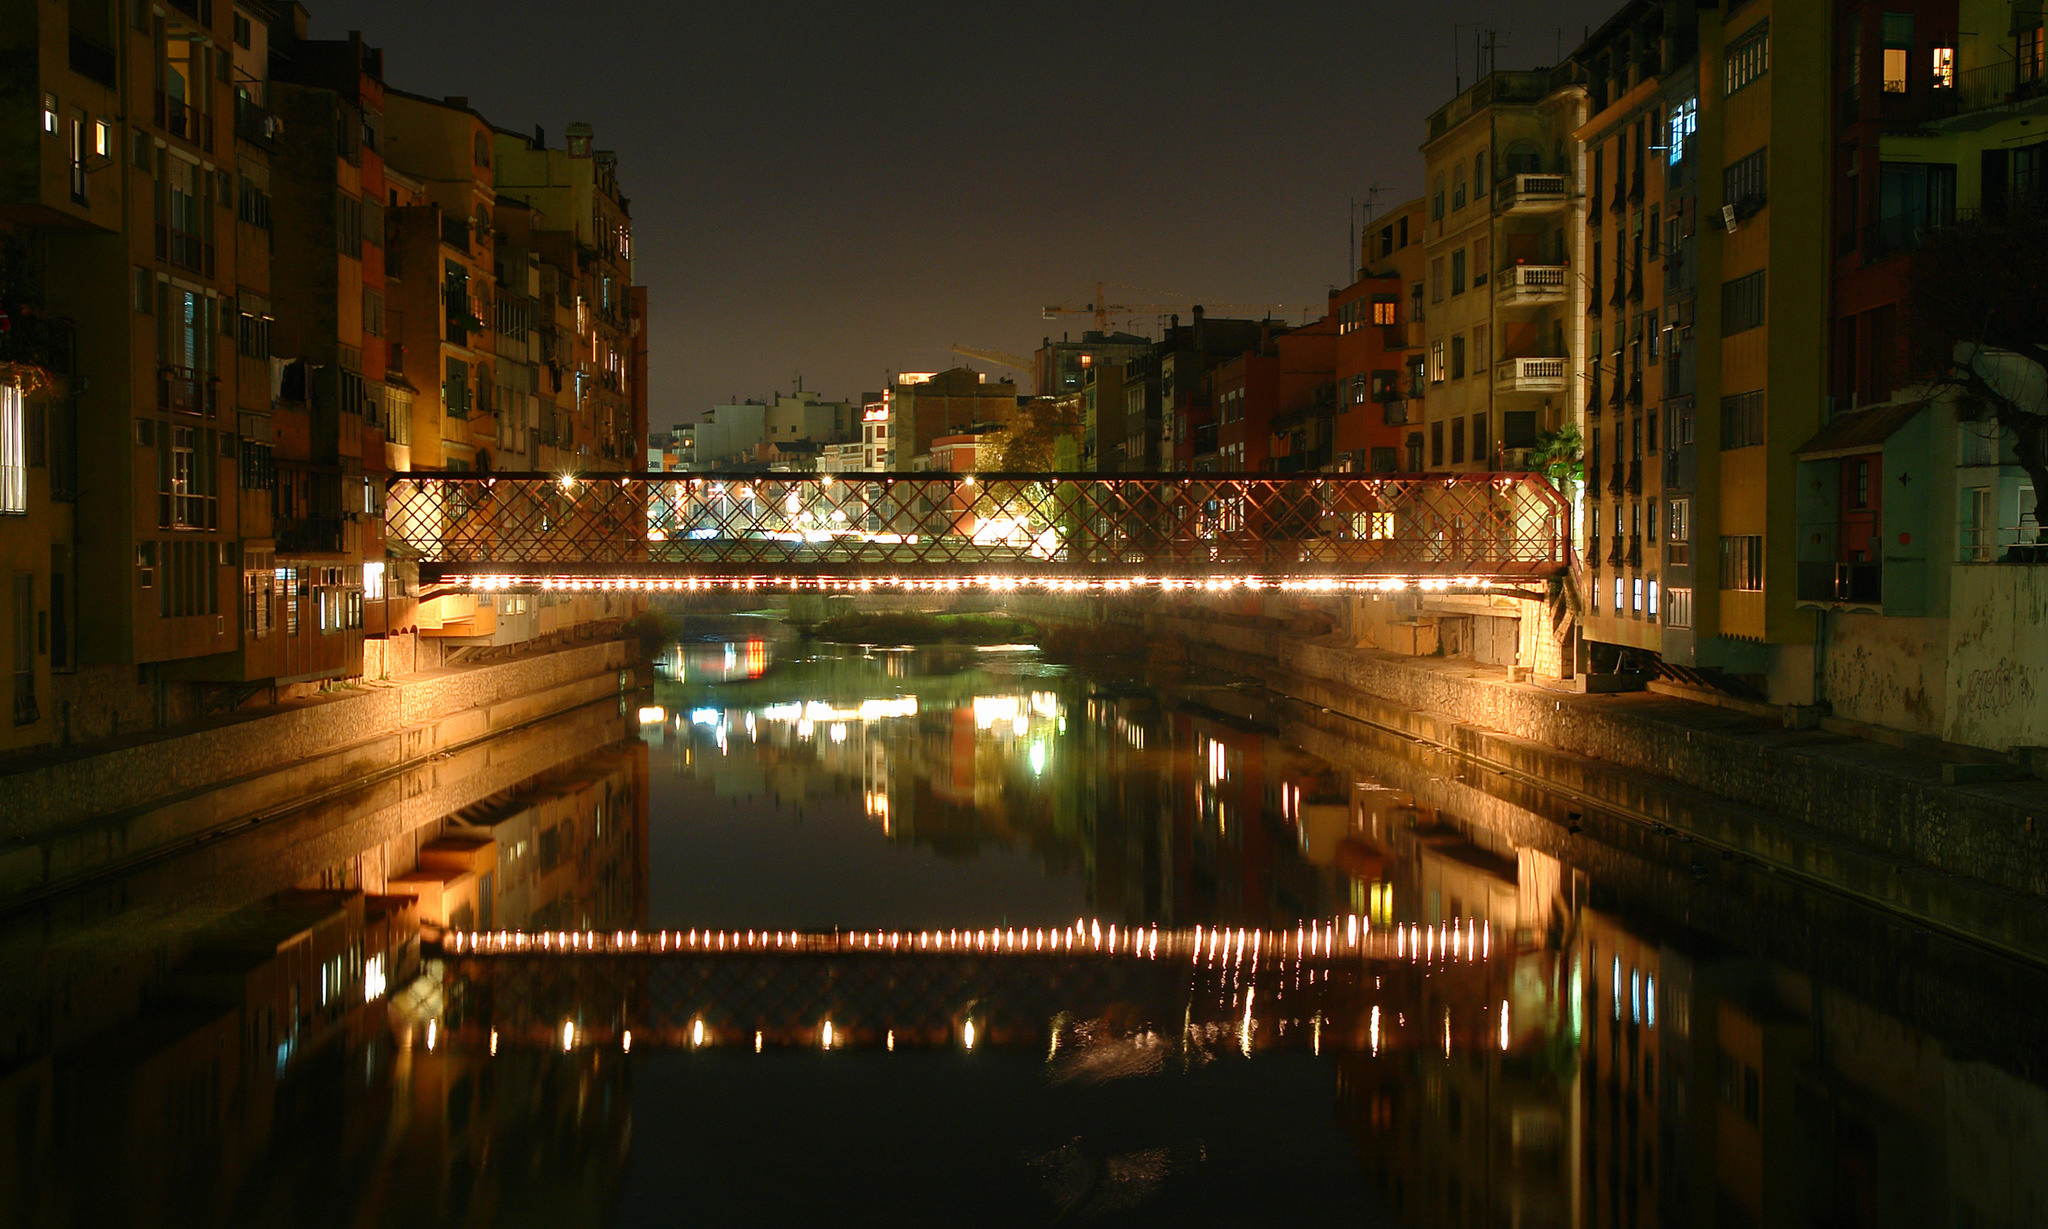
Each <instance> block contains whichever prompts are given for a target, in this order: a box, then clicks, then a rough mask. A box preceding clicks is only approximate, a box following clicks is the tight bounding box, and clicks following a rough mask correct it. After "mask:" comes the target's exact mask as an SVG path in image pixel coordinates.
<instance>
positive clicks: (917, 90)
mask: <svg viewBox="0 0 2048 1229" xmlns="http://www.w3.org/2000/svg"><path fill="white" fill-rule="evenodd" d="M1618 3H1619V0H1558V2H1556V3H1552V4H1550V5H1547V6H1542V7H1539V6H1536V5H1529V4H1505V5H1503V4H1484V3H1474V2H1471V0H1445V2H1444V3H1436V4H1418V5H1384V4H1362V3H1357V2H1355V0H1354V2H1352V3H1342V4H1339V3H1305V2H1304V3H1275V4H1261V5H1253V4H1230V5H1223V4H1213V3H1182V4H1177V5H1155V4H1128V3H1124V4H1119V3H1106V4H1105V3H1094V4H1072V3H1058V2H1048V3H1036V4H1018V5H1002V6H997V5H990V4H978V3H967V4H949V5H939V4H923V3H904V2H901V0H892V2H890V3H885V4H842V5H823V4H814V5H789V4H780V5H777V4H732V5H718V6H711V5H703V4H688V3H685V4H675V3H654V2H652V0H635V2H633V3H616V2H606V0H599V2H597V3H589V4H582V5H565V4H556V3H546V4H543V3H540V2H538V0H493V3H490V4H452V3H447V2H445V0H307V4H308V7H309V8H310V9H311V10H312V15H313V30H312V32H313V35H314V36H315V37H317V38H334V37H341V36H343V35H345V34H346V33H347V31H349V30H351V29H360V30H362V31H363V35H364V37H365V39H367V40H368V41H369V42H370V43H371V44H373V45H381V46H383V47H384V48H385V76H386V79H387V80H388V82H389V83H390V84H391V85H393V86H396V87H398V88H400V89H406V90H411V91H413V92H416V93H422V94H429V95H450V94H460V95H466V96H467V97H468V98H469V99H470V103H471V105H472V106H474V107H476V108H477V109H478V110H479V111H480V112H481V113H482V114H483V115H484V116H485V117H486V118H487V119H488V120H490V121H491V122H492V123H494V124H496V125H498V126H499V127H501V128H506V129H513V130H530V129H531V128H532V127H533V126H534V125H535V124H539V125H542V126H543V127H545V128H546V129H547V133H548V139H549V142H550V143H551V144H554V145H559V144H560V143H561V140H562V136H561V134H562V130H563V128H564V127H565V126H566V125H567V124H569V123H571V122H573V121H576V120H584V121H587V122H589V123H590V124H592V125H594V126H595V128H596V132H597V146H598V147H599V148H606V149H615V150H617V151H618V154H619V179H620V183H621V185H622V187H623V189H624V191H625V193H626V194H627V196H628V197H629V198H630V199H631V202H632V213H633V221H634V236H635V240H636V244H637V248H636V264H635V275H636V278H637V279H638V280H639V281H640V282H641V283H643V284H645V285H647V286H648V287H649V292H648V293H649V296H650V300H651V305H650V309H649V310H650V335H651V355H650V390H649V398H648V404H649V410H648V420H649V424H650V426H651V427H653V428H655V429H661V428H665V427H667V426H669V425H671V424H673V423H676V422H678V421H684V420H689V419H694V418H695V417H696V416H697V415H698V414H699V413H700V412H701V411H702V410H703V409H704V408H705V407H707V406H709V405H713V404H716V403H719V402H722V401H727V400H731V399H732V398H734V397H739V398H745V397H762V398H765V397H767V396H769V395H770V394H772V393H773V392H775V391H776V390H778V389H789V388H792V387H794V385H795V381H796V379H797V378H798V376H799V375H801V377H802V379H803V382H804V387H806V388H811V389H817V390H819V391H820V392H822V393H824V394H826V395H827V396H829V397H833V398H853V397H856V396H858V395H859V394H860V393H861V392H862V391H864V390H871V389H876V388H879V387H880V386H881V383H882V381H883V378H884V373H885V372H892V371H928V370H935V369H939V368H944V367H948V366H952V365H954V364H956V363H958V362H962V361H964V360H961V359H959V358H958V357H957V356H954V355H952V354H950V353H949V352H948V348H949V347H950V346H952V345H954V344H955V343H958V344H961V345H968V346H975V347H979V348H983V349H993V350H1006V351H1011V352H1013V353H1020V354H1028V353H1029V352H1030V351H1031V350H1033V349H1035V348H1036V347H1037V345H1038V343H1039V341H1040V339H1041V338H1043V337H1046V336H1053V337H1057V336H1060V335H1061V334H1062V333H1072V334H1073V335H1075V336H1078V335H1079V334H1080V332H1081V331H1082V330H1083V329H1086V328H1091V327H1093V320H1092V317H1088V316H1066V317H1061V318H1059V319H1055V320H1045V319H1042V318H1041V314H1040V309H1041V308H1042V307H1043V306H1044V305H1046V304H1049V303H1071V304H1082V303H1086V302H1088V301H1090V300H1091V299H1093V298H1094V293H1095V289H1094V288H1095V284H1096V283H1097V282H1098V281H1101V282H1107V283H1110V291H1109V294H1108V296H1107V297H1108V299H1109V301H1110V302H1111V303H1132V304H1166V303H1197V302H1199V303H1203V304H1205V305H1208V306H1209V310H1210V311H1211V313H1212V314H1217V315H1226V314H1228V315H1241V314H1248V312H1249V311H1251V310H1252V309H1250V308H1249V307H1246V306H1230V305H1250V304H1286V305H1291V306H1293V307H1294V308H1296V310H1294V311H1292V312H1290V313H1288V314H1287V318H1288V319H1290V320H1292V321H1295V322H1299V321H1301V320H1302V319H1303V318H1304V317H1303V315H1302V313H1301V311H1300V310H1299V308H1302V307H1309V308H1313V309H1315V314H1320V312H1321V307H1322V305H1323V301H1324V295H1325V294H1326V293H1327V292H1328V290H1329V289H1330V287H1331V286H1332V285H1333V284H1341V283H1342V282H1343V281H1344V280H1347V278H1348V273H1349V270H1350V266H1351V257H1350V256H1349V255H1348V252H1347V242H1348V235H1349V232H1350V223H1349V221H1348V219H1347V213H1348V212H1349V211H1350V207H1351V203H1352V202H1353V201H1354V200H1356V201H1358V202H1360V204H1361V205H1363V203H1364V202H1365V200H1366V198H1367V196H1368V192H1369V189H1371V188H1372V187H1373V186H1374V185H1377V186H1378V188H1379V193H1378V196H1377V200H1378V203H1379V205H1380V207H1381V209H1382V210H1384V209H1385V208H1386V207H1387V206H1390V205H1392V204H1395V203H1397V202H1399V201H1401V200H1404V199H1407V198H1409V197H1412V196H1414V195H1417V194H1419V193H1420V191H1421V184H1422V156H1421V154H1420V152H1419V149H1418V147H1419V146H1420V144H1421V142H1422V138H1423V135H1424V122H1425V120H1426V119H1427V117H1428V114H1429V113H1430V112H1431V111H1432V110H1434V109H1435V108H1437V107H1439V106H1441V105H1443V104H1444V103H1445V102H1447V101H1449V100H1450V99H1451V98H1452V97H1453V96H1454V94H1455V90H1456V82H1457V79H1459V78H1462V81H1463V83H1464V84H1465V85H1468V86H1469V85H1470V84H1471V83H1472V81H1473V78H1474V74H1473V65H1474V60H1475V53H1474V29H1475V28H1477V27H1479V26H1482V25H1483V26H1489V27H1492V28H1494V29H1497V30H1498V31H1499V32H1500V43H1501V46H1500V50H1499V52H1498V55H1497V60H1496V62H1497V64H1498V66H1499V67H1501V68H1527V67H1532V66H1536V65H1547V64H1550V63H1554V62H1555V61H1556V59H1557V58H1558V49H1559V47H1560V46H1561V47H1562V48H1563V49H1564V50H1565V51H1566V52H1569V51H1570V50H1571V49H1572V48H1573V47H1574V46H1576V45H1577V44H1578V43H1579V42H1580V41H1581V36H1582V34H1583V32H1584V30H1585V29H1586V27H1587V26H1589V25H1591V26H1597V25H1598V24H1599V23H1600V22H1601V21H1603V20H1605V19H1606V17H1607V16H1609V15H1610V14H1611V13H1612V12H1613V11H1614V9H1615V8H1616V7H1617V5H1618ZM710 13H715V14H716V16H715V17H710V16H707V14H710ZM1539 14H1540V16H1539ZM1460 26H1462V27H1463V29H1462V32H1461V31H1460V29H1459V27H1460ZM1159 322H1160V313H1157V312H1148V313H1144V314H1139V315H1127V316H1124V317H1119V318H1113V319H1112V320H1111V327H1113V328H1114V327H1119V326H1122V327H1126V328H1130V329H1131V330H1132V331H1137V332H1151V333H1154V335H1156V328H1157V326H1158V324H1159ZM972 365H974V366H977V367H981V368H982V369H984V370H990V369H991V368H989V366H988V365H987V364H982V363H975V364H972ZM1027 382H1028V381H1027Z"/></svg>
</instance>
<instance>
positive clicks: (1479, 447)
mask: <svg viewBox="0 0 2048 1229" xmlns="http://www.w3.org/2000/svg"><path fill="white" fill-rule="evenodd" d="M1492 450H1493V449H1492V444H1491V442H1490V441H1489V440H1488V439H1487V438H1486V414H1485V412H1484V411H1481V412H1480V413H1477V414H1474V415H1473V416H1472V459H1473V460H1474V461H1482V462H1483V461H1485V460H1486V459H1487V457H1488V455H1489V454H1490V453H1491V452H1492Z"/></svg>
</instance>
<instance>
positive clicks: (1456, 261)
mask: <svg viewBox="0 0 2048 1229" xmlns="http://www.w3.org/2000/svg"><path fill="white" fill-rule="evenodd" d="M1451 293H1452V294H1464V293H1465V249H1464V248H1459V249H1458V250H1457V251H1455V252H1452V253H1451Z"/></svg>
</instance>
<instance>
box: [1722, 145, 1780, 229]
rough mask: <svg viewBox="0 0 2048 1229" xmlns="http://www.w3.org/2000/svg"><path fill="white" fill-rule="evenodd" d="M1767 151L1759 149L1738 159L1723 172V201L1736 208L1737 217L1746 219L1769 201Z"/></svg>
mask: <svg viewBox="0 0 2048 1229" xmlns="http://www.w3.org/2000/svg"><path fill="white" fill-rule="evenodd" d="M1765 153H1766V151H1765V150H1762V149H1759V150H1757V151H1756V152H1755V153H1753V154H1749V155H1746V156H1745V157H1743V158H1740V159H1738V160H1737V161H1735V162H1734V163H1732V164H1730V165H1729V167H1728V168H1727V169H1726V170H1724V171H1722V172H1721V200H1722V202H1723V203H1725V204H1729V205H1733V206H1735V216H1736V217H1739V218H1746V217H1748V216H1749V215H1751V214H1753V213H1755V212H1756V211H1757V210H1759V209H1761V208H1763V207H1764V203H1765V202H1766V201H1767V200H1768V199H1769V192H1768V187H1769V185H1768V183H1767V182H1766V180H1765V174H1766V166H1765V160H1764V155H1765Z"/></svg>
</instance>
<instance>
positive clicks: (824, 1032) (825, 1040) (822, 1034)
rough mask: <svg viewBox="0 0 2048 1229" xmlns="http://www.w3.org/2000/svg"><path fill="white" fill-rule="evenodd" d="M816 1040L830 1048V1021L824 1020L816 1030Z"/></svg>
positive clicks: (756, 1042) (756, 1040)
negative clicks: (822, 1025) (822, 1026)
mask: <svg viewBox="0 0 2048 1229" xmlns="http://www.w3.org/2000/svg"><path fill="white" fill-rule="evenodd" d="M818 1040H819V1041H820V1042H821V1043H822V1044H823V1047H824V1048H825V1049H827V1050H829V1049H831V1048H832V1022H831V1021H830V1020H827V1021H825V1027H824V1028H822V1029H820V1030H818ZM759 1045H760V1034H758V1033H757V1034H755V1046H756V1048H758V1047H759Z"/></svg>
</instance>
